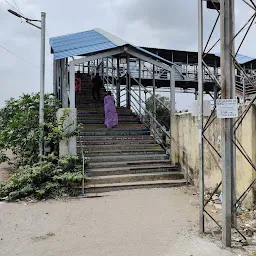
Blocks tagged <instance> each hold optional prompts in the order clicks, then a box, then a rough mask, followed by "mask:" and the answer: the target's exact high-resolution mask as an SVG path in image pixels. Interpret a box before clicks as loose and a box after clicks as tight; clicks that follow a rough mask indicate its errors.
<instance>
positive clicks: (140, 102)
mask: <svg viewBox="0 0 256 256" xmlns="http://www.w3.org/2000/svg"><path fill="white" fill-rule="evenodd" d="M139 104H140V106H139V110H140V120H141V104H142V101H141V61H140V59H139Z"/></svg>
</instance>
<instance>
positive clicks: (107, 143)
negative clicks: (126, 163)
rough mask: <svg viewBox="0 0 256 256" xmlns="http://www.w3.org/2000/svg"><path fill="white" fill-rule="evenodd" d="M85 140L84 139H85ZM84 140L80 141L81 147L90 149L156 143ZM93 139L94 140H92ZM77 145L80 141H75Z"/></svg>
mask: <svg viewBox="0 0 256 256" xmlns="http://www.w3.org/2000/svg"><path fill="white" fill-rule="evenodd" d="M85 138H86V137H85ZM85 138H82V139H81V145H82V146H84V147H90V146H96V147H97V146H98V147H99V146H109V147H113V146H118V145H120V147H121V146H122V145H124V146H129V145H133V144H137V145H152V146H154V145H157V143H156V141H154V140H105V141H104V140H87V141H86V140H85ZM93 139H95V138H93ZM77 145H78V146H79V147H80V140H79V139H78V140H77Z"/></svg>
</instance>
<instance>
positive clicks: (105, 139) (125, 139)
mask: <svg viewBox="0 0 256 256" xmlns="http://www.w3.org/2000/svg"><path fill="white" fill-rule="evenodd" d="M78 139H79V138H78ZM79 141H80V140H79ZM81 141H82V142H87V143H89V142H90V141H92V142H93V143H94V142H100V143H103V144H104V143H107V144H108V143H112V142H113V143H115V142H117V143H133V142H134V143H137V141H153V142H154V139H153V137H152V136H150V135H135V136H109V135H108V136H82V135H81ZM145 143H146V142H145Z"/></svg>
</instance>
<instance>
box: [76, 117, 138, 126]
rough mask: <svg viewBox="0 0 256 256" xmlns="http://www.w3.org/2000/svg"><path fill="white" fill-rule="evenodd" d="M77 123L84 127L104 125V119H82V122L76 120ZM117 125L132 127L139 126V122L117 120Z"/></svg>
mask: <svg viewBox="0 0 256 256" xmlns="http://www.w3.org/2000/svg"><path fill="white" fill-rule="evenodd" d="M77 122H78V123H79V124H84V125H87V124H104V122H105V119H104V118H101V119H98V120H97V119H84V120H81V119H78V120H77ZM118 124H119V125H120V124H133V125H136V124H141V122H140V121H138V120H136V119H135V120H132V119H130V120H129V119H128V120H126V119H120V118H118Z"/></svg>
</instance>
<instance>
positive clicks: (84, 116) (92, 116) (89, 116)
mask: <svg viewBox="0 0 256 256" xmlns="http://www.w3.org/2000/svg"><path fill="white" fill-rule="evenodd" d="M77 120H81V121H87V120H92V121H104V120H105V113H100V114H99V113H97V114H95V113H92V114H79V115H78V117H77ZM118 120H119V121H133V122H136V121H137V122H140V119H139V118H138V117H137V116H135V115H125V116H123V115H121V116H119V117H118Z"/></svg>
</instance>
